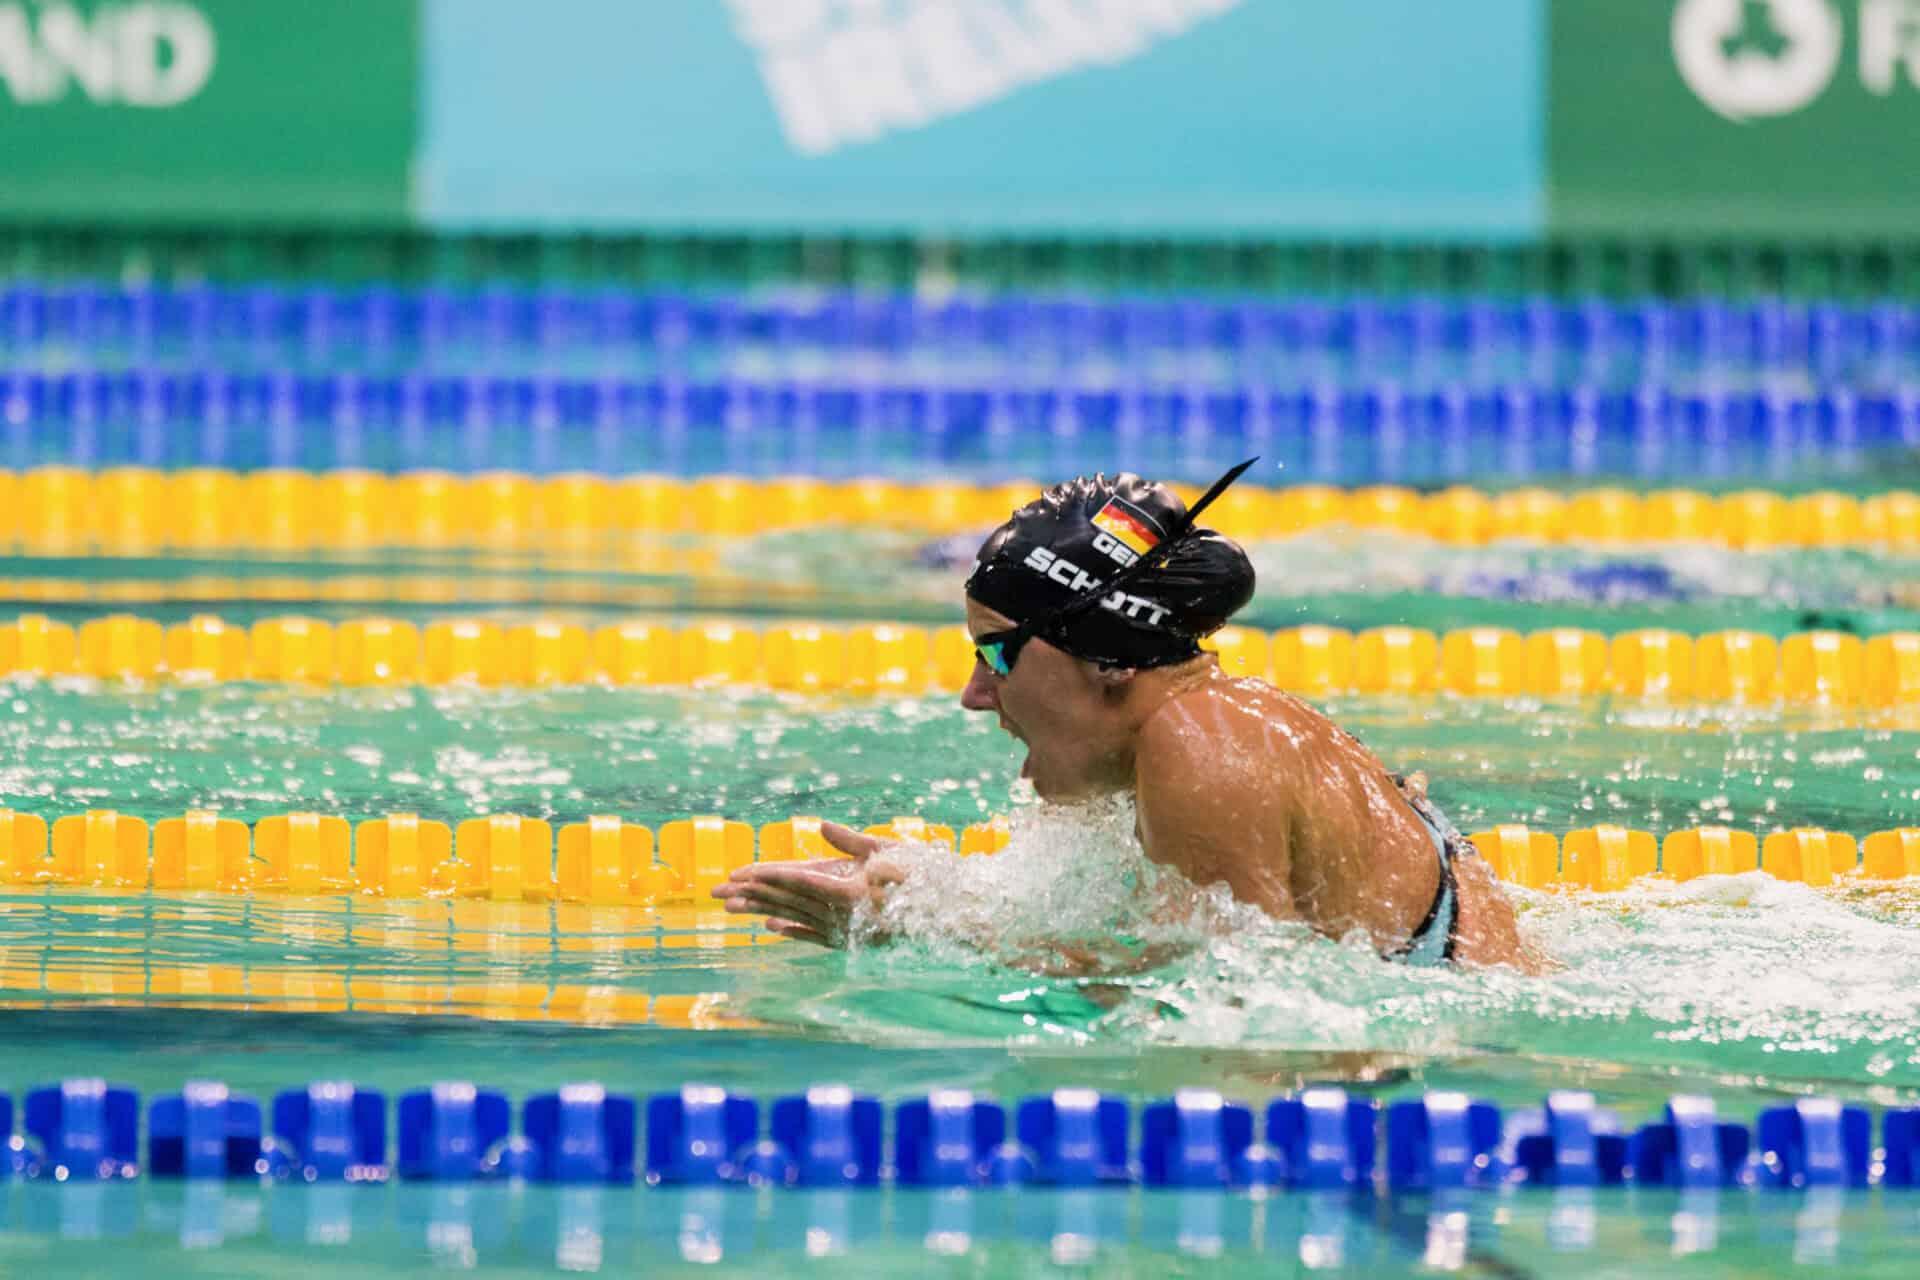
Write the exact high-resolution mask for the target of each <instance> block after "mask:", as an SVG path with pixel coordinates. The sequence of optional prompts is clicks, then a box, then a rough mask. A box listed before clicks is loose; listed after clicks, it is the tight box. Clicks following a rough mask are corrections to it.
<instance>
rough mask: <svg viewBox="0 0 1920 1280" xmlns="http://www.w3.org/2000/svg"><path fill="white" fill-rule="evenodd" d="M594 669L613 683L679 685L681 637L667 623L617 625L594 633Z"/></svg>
mask: <svg viewBox="0 0 1920 1280" xmlns="http://www.w3.org/2000/svg"><path fill="white" fill-rule="evenodd" d="M593 670H594V673H595V674H596V675H597V676H599V677H600V678H601V679H602V680H605V681H607V682H608V683H609V684H677V683H679V682H680V680H681V679H682V678H683V673H682V670H681V667H680V638H679V636H678V635H677V634H675V632H674V631H673V629H672V628H671V627H669V626H667V625H666V624H664V623H652V622H616V623H613V624H611V625H609V626H605V627H601V628H600V629H599V630H598V631H596V632H594V633H593Z"/></svg>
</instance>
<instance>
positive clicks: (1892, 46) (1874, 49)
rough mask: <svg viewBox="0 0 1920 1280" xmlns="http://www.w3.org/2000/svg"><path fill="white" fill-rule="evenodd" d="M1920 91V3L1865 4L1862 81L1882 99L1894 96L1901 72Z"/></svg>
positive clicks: (1867, 0)
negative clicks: (1919, 88) (1904, 73)
mask: <svg viewBox="0 0 1920 1280" xmlns="http://www.w3.org/2000/svg"><path fill="white" fill-rule="evenodd" d="M1902 66H1905V68H1906V71H1907V83H1908V84H1911V85H1914V86H1915V87H1920V2H1917V0H1862V3H1861V5H1860V81H1861V83H1862V84H1864V85H1866V87H1867V89H1868V90H1869V91H1870V92H1872V93H1877V94H1880V95H1881V96H1882V97H1884V96H1886V95H1887V94H1889V93H1892V92H1893V90H1894V87H1895V83H1896V81H1897V78H1898V75H1899V71H1900V68H1901V67H1902Z"/></svg>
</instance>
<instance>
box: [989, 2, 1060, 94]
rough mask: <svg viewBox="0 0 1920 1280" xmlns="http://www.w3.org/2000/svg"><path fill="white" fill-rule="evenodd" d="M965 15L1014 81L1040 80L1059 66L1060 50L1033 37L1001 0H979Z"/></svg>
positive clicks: (992, 59)
mask: <svg viewBox="0 0 1920 1280" xmlns="http://www.w3.org/2000/svg"><path fill="white" fill-rule="evenodd" d="M966 12H967V18H968V20H969V21H971V22H972V24H973V26H974V29H975V30H976V31H978V32H979V33H980V36H981V39H980V41H979V43H980V45H981V47H982V48H984V49H986V50H988V51H990V52H989V57H990V60H991V61H993V62H994V63H995V64H996V65H997V66H999V67H1001V68H1003V69H1004V71H1005V72H1006V74H1007V75H1008V76H1009V77H1010V78H1011V79H1012V80H1013V82H1014V83H1016V84H1021V83H1025V82H1026V81H1029V80H1041V79H1044V78H1046V77H1047V76H1050V75H1052V74H1053V73H1054V72H1056V71H1058V70H1060V69H1061V67H1062V66H1063V65H1064V64H1062V62H1061V60H1060V51H1059V50H1058V49H1057V48H1054V47H1053V46H1052V45H1051V44H1049V43H1047V42H1046V41H1042V40H1038V39H1035V38H1034V36H1033V34H1032V32H1031V30H1030V27H1029V26H1028V25H1023V24H1022V23H1021V22H1020V20H1019V19H1017V18H1016V17H1014V15H1013V14H1012V13H1010V12H1009V11H1008V10H1007V8H1006V7H1005V3H1004V0H982V2H981V3H980V5H979V6H978V7H970V8H969V9H968V10H967V11H966Z"/></svg>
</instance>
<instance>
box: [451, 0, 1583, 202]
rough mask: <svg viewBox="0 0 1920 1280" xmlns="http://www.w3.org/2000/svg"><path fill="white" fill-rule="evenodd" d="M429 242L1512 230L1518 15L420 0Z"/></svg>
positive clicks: (1394, 7)
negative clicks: (497, 237)
mask: <svg viewBox="0 0 1920 1280" xmlns="http://www.w3.org/2000/svg"><path fill="white" fill-rule="evenodd" d="M425 3H426V8H425V46H424V56H423V62H424V69H425V80H424V85H423V90H422V100H421V111H422V116H421V119H422V133H421V139H420V154H419V157H418V163H417V165H416V169H415V174H416V188H415V200H416V208H417V210H418V212H419V214H420V216H421V217H422V218H423V219H424V220H425V221H426V222H427V223H428V224H430V225H432V226H436V227H476V226H477V227H526V228H536V229H552V228H556V227H585V228H629V227H639V228H690V229H699V230H737V231H754V230H776V229H777V230H791V229H795V228H813V229H820V230H829V231H843V230H854V231H868V232H903V233H918V234H942V233H952V234H994V233H1003V232H1004V233H1068V234H1076V233H1085V234H1094V235H1121V236H1135V235H1161V234H1166V235H1176V236H1177V235H1182V234H1199V235H1209V236H1219V235H1245V236H1260V237H1282V236H1317V235H1343V236H1369V237H1387V238H1392V237H1415V238H1449V239H1459V238H1468V239H1517V238H1526V237H1530V236H1533V235H1535V234H1537V233H1538V232H1539V230H1540V229H1541V225H1542V217H1543V212H1542V198H1541V192H1542V189H1543V182H1542V175H1541V155H1542V153H1543V144H1542V130H1543V121H1542V118H1541V103H1542V101H1543V89H1542V85H1541V81H1540V71H1541V67H1542V59H1541V49H1542V47H1543V42H1544V38H1545V37H1544V29H1543V22H1544V19H1543V17H1542V14H1541V9H1540V4H1539V3H1538V0H1474V3H1473V4H1471V5H1465V6H1463V5H1441V4H1434V3H1432V2H1431V0H1353V2H1352V3H1340V4H1328V3H1325V2H1324V0H724V2H723V0H673V2H672V3H644V4H639V3H634V2H633V0H543V3H539V4H534V3H529V2H528V0H425Z"/></svg>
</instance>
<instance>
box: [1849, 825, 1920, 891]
mask: <svg viewBox="0 0 1920 1280" xmlns="http://www.w3.org/2000/svg"><path fill="white" fill-rule="evenodd" d="M1860 874H1861V875H1863V876H1869V877H1871V878H1873V879H1875V880H1904V879H1906V878H1907V877H1908V876H1920V827H1898V828H1896V829H1894V830H1892V831H1876V832H1874V833H1873V834H1872V835H1870V836H1868V837H1867V838H1866V840H1865V841H1864V842H1863V844H1862V848H1861V859H1860Z"/></svg>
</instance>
